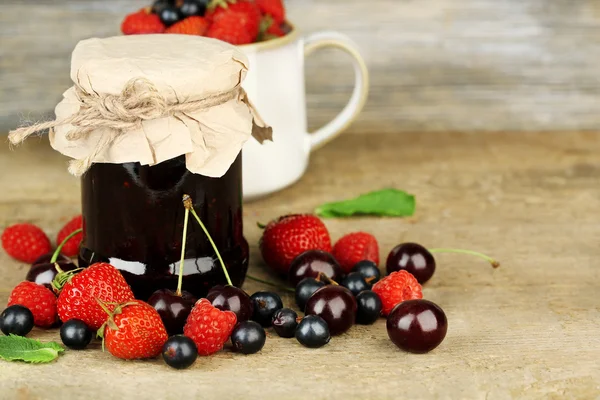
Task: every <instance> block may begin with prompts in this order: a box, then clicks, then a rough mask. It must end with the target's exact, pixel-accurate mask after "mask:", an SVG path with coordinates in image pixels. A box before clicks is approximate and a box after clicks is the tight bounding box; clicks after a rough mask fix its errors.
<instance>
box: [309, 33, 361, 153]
mask: <svg viewBox="0 0 600 400" xmlns="http://www.w3.org/2000/svg"><path fill="white" fill-rule="evenodd" d="M327 47H332V48H337V49H340V50H343V51H344V52H346V53H348V54H349V55H350V56H351V57H352V63H353V65H354V90H353V91H352V96H351V97H350V101H349V102H348V104H346V107H344V109H343V110H342V111H341V112H340V113H339V114H338V115H337V116H336V117H335V118H334V119H333V120H332V121H331V122H329V123H328V124H327V125H325V126H323V127H322V128H320V129H318V130H317V131H316V132H313V133H311V134H309V137H310V148H311V150H316V149H318V148H319V147H321V146H323V145H325V144H326V143H328V142H330V141H331V140H333V139H335V138H336V137H337V136H338V135H339V134H340V133H342V132H343V131H344V130H345V129H346V128H348V126H349V125H350V124H351V123H352V121H354V120H355V119H356V117H357V116H358V114H359V113H360V111H361V110H362V108H363V107H364V105H365V102H366V101H367V97H368V95H369V70H368V69H367V65H366V63H365V61H364V60H363V58H362V56H361V55H360V53H359V51H358V48H357V46H356V44H355V43H354V42H353V41H352V40H351V39H350V38H348V37H347V36H346V35H343V34H341V33H338V32H319V33H315V34H313V35H309V36H307V37H306V38H305V39H304V56H305V57H307V56H309V55H310V54H312V53H313V52H314V51H316V50H319V49H322V48H327Z"/></svg>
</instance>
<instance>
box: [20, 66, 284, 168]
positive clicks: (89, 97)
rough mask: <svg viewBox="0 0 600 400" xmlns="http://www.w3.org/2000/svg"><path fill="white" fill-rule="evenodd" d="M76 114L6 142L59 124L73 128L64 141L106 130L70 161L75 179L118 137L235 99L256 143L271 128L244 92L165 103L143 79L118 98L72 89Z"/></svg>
mask: <svg viewBox="0 0 600 400" xmlns="http://www.w3.org/2000/svg"><path fill="white" fill-rule="evenodd" d="M75 93H76V95H77V97H78V100H79V103H80V108H79V111H78V112H77V113H75V114H73V115H72V116H71V117H69V118H66V119H64V120H61V121H57V120H55V121H48V122H42V123H38V124H34V125H31V126H25V127H22V128H18V129H15V130H13V131H11V132H9V135H8V139H9V141H10V143H11V144H12V145H18V144H21V143H22V142H24V141H25V140H26V139H27V138H28V137H29V136H31V135H33V134H36V133H41V132H43V131H45V130H47V129H50V130H51V129H53V128H55V127H57V126H61V125H73V126H74V129H73V130H71V131H70V132H69V133H68V134H67V135H66V138H67V140H79V139H82V138H84V137H85V136H86V135H88V134H89V133H90V132H92V131H94V130H97V129H108V131H109V134H106V135H102V137H101V138H100V140H99V142H98V143H97V145H96V146H95V147H94V149H93V150H92V152H91V153H90V154H88V156H87V157H85V158H84V159H82V160H72V161H71V162H70V163H69V172H70V173H71V174H73V175H75V176H81V175H83V174H84V173H85V172H86V171H87V170H88V169H89V168H90V167H91V166H92V164H93V160H94V159H95V158H96V157H97V156H99V155H100V154H102V153H103V152H104V151H105V150H106V149H107V148H108V147H110V146H111V145H112V144H113V143H114V142H115V141H116V140H117V139H118V138H119V136H121V135H122V134H124V133H126V132H128V131H130V130H133V129H140V128H141V127H142V122H144V121H149V120H154V119H158V118H164V117H169V116H175V117H177V116H178V115H183V114H186V113H193V112H198V111H201V110H204V109H208V108H211V107H216V106H219V105H221V104H225V103H227V102H228V101H230V100H233V99H236V98H239V99H240V100H241V101H243V102H244V103H245V104H246V105H247V106H248V108H249V109H250V112H251V114H252V117H253V118H254V121H253V127H252V136H254V138H256V139H257V140H258V141H259V142H260V143H262V142H263V141H265V140H270V139H271V136H272V129H271V128H270V127H268V126H266V124H265V123H264V121H263V120H262V119H261V118H260V115H259V114H258V112H257V111H256V109H255V108H254V106H253V105H252V103H251V102H250V100H249V99H248V96H247V94H246V92H245V90H244V89H243V88H242V87H241V86H240V85H237V86H236V87H235V88H233V89H232V90H230V91H228V92H222V93H218V94H215V95H212V96H209V97H206V98H202V99H199V100H194V101H187V102H177V103H169V102H168V101H167V100H166V99H165V98H164V96H163V95H161V94H160V93H159V92H158V90H157V88H156V86H155V85H154V84H153V83H152V82H150V81H149V80H148V79H145V78H134V79H131V80H130V81H129V82H127V84H126V85H125V86H124V88H123V90H122V91H121V93H120V94H118V95H110V94H99V93H95V92H94V93H88V92H86V91H84V90H83V89H82V88H81V87H79V86H77V85H76V86H75Z"/></svg>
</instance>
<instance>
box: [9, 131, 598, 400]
mask: <svg viewBox="0 0 600 400" xmlns="http://www.w3.org/2000/svg"><path fill="white" fill-rule="evenodd" d="M357 149H360V151H358V150H357ZM599 151H600V133H568V132H564V133H498V134H495V135H480V134H458V133H453V134H438V133H423V134H416V133H413V134H410V133H408V134H404V135H397V134H372V135H371V136H368V137H367V136H366V135H348V136H344V137H342V138H340V139H339V141H338V142H337V143H336V145H329V146H326V147H324V148H323V149H322V150H321V151H319V152H317V153H316V154H315V156H314V158H313V160H312V162H311V165H310V168H309V170H308V172H307V174H306V176H305V177H304V178H303V179H302V180H301V182H299V183H298V184H297V185H295V186H293V187H291V188H289V189H287V190H285V191H283V192H280V193H278V194H275V195H273V196H271V197H269V198H266V199H263V200H260V201H256V202H253V203H250V204H247V205H246V208H245V224H246V226H245V235H246V237H247V239H248V241H249V243H250V245H251V266H250V271H251V273H252V274H254V275H257V276H260V277H263V278H268V279H270V280H276V278H275V277H274V276H273V275H272V274H271V273H269V271H268V270H267V269H266V267H265V266H264V265H263V263H262V261H261V259H260V255H259V251H258V248H257V242H258V239H259V237H260V230H259V229H258V228H257V227H256V224H255V223H256V222H257V221H268V220H269V219H271V218H274V217H276V216H278V215H281V214H284V213H289V212H310V211H311V210H313V209H314V207H315V206H317V205H318V204H320V203H322V202H325V201H331V200H338V199H344V198H348V197H352V196H355V195H357V194H359V193H362V192H365V191H368V190H372V189H379V188H382V187H386V186H395V187H399V188H403V189H405V190H408V191H409V192H411V193H414V194H416V196H417V204H418V208H417V214H416V215H415V217H414V218H411V219H394V218H357V219H350V220H326V224H327V226H328V228H329V230H330V232H331V234H332V237H333V239H337V238H339V237H340V236H341V235H343V234H344V233H347V232H350V231H357V230H364V231H368V232H372V233H373V234H375V235H376V236H377V238H378V239H379V241H380V245H381V249H382V257H383V258H385V256H386V254H387V252H388V251H389V250H390V249H391V248H392V247H393V246H394V245H396V244H397V243H400V242H403V241H416V242H419V243H423V244H424V245H426V246H431V247H433V246H436V247H438V246H440V247H451V246H456V247H463V248H470V249H476V250H481V251H484V252H487V253H490V254H491V255H493V256H494V257H497V258H498V259H499V260H500V261H501V262H502V267H500V268H499V269H497V270H493V269H491V268H490V267H489V266H488V265H487V264H486V263H484V262H482V261H480V260H477V259H471V258H465V257H462V256H458V255H439V256H437V261H438V269H437V272H436V275H435V276H434V277H433V279H432V280H431V281H430V282H429V283H428V284H427V285H425V288H424V294H425V297H426V298H428V299H431V300H432V301H435V302H437V303H438V304H440V306H441V307H442V308H443V309H444V310H445V311H446V313H447V315H448V320H449V332H448V336H447V338H446V340H445V341H444V343H443V344H442V345H441V346H440V347H439V348H438V349H436V350H435V351H433V352H432V353H430V354H427V355H410V354H406V353H403V352H400V351H398V350H397V349H396V348H395V347H394V346H393V345H392V344H391V342H390V341H389V339H388V338H387V334H386V331H385V324H384V322H383V321H380V322H378V323H377V324H376V325H374V326H370V327H354V328H353V329H352V330H351V331H350V332H349V333H348V334H345V335H343V336H341V337H336V338H333V339H332V341H331V343H330V344H329V345H327V346H326V347H324V348H322V349H319V350H309V349H305V348H302V347H301V346H300V345H299V344H298V343H296V341H295V340H293V339H291V340H284V339H280V338H277V337H275V335H274V334H273V333H272V332H270V333H269V337H268V341H267V345H266V347H265V348H264V350H263V351H262V353H261V354H259V355H254V356H239V355H235V354H233V353H231V352H230V351H229V350H225V351H223V352H221V353H219V354H218V355H216V356H214V357H210V358H201V359H199V361H198V362H197V363H196V364H195V365H194V367H193V368H192V369H190V370H187V371H183V372H175V371H171V370H169V369H168V368H167V367H166V366H165V365H164V364H163V363H162V361H160V360H154V361H148V362H124V361H119V360H117V359H115V358H113V357H112V356H111V355H110V354H108V353H102V352H101V351H100V345H99V344H98V343H95V344H94V345H93V346H92V347H91V348H90V349H88V350H86V351H84V352H67V354H66V355H65V356H64V357H62V358H61V359H60V360H58V361H57V362H56V363H54V364H51V365H41V366H30V365H24V364H18V363H6V362H0V389H1V390H0V398H7V399H9V398H10V399H12V398H19V397H18V396H20V398H23V399H38V398H44V399H64V398H85V397H89V396H90V393H100V392H101V393H103V398H106V399H122V398H140V399H144V398H148V399H150V398H161V399H181V398H196V397H201V398H203V399H222V398H241V397H244V398H248V399H255V398H256V399H258V398H261V399H280V398H282V397H285V398H317V399H363V398H376V399H397V398H400V397H401V398H404V397H406V398H460V399H481V398H489V399H508V398H534V399H535V398H539V399H563V398H581V399H591V398H597V397H598V396H600V372H599V371H600V361H599V360H600V337H599V336H598V332H599V330H600V298H599V297H598V290H599V289H600V283H599V282H600V270H599V269H598V268H597V261H596V260H597V259H598V256H599V251H598V243H599V242H600V166H599V165H598V159H597V154H598V152H599ZM0 170H2V171H4V173H3V174H0V187H2V188H3V190H2V191H0V229H1V228H3V227H4V226H6V225H7V224H9V223H12V222H15V221H26V220H27V221H33V222H36V223H39V224H40V225H42V226H44V227H45V228H47V230H48V232H49V233H51V234H52V236H54V234H55V233H56V231H57V230H58V229H59V228H60V226H61V225H62V223H64V221H66V220H67V219H68V218H69V217H71V216H72V215H73V214H75V213H76V212H77V210H78V207H79V187H78V182H77V180H76V179H75V178H72V177H71V176H69V175H68V173H67V172H66V159H65V158H64V157H62V156H61V155H58V154H57V153H55V152H54V151H52V150H51V149H50V148H49V147H48V145H47V143H46V141H45V140H38V141H36V140H33V141H31V142H28V143H27V144H26V145H24V146H23V147H21V148H19V149H18V150H17V151H14V152H9V150H8V149H7V148H6V147H0ZM26 267H27V266H26V265H23V264H20V263H17V262H14V261H12V260H10V259H9V258H8V257H7V256H6V254H4V253H3V252H0V274H1V275H2V276H3V281H2V284H1V285H0V304H1V303H2V302H4V301H6V298H7V296H8V293H9V290H10V288H11V287H12V286H14V285H15V284H16V283H18V282H19V281H20V280H21V279H23V276H24V275H25V271H26ZM244 288H245V289H246V290H248V291H249V292H253V291H255V290H258V289H260V288H263V287H262V286H261V285H259V284H256V283H248V284H247V285H245V286H244ZM284 302H285V303H286V305H292V303H293V299H292V298H291V297H290V296H289V295H286V296H285V297H284ZM34 337H37V338H41V339H43V340H57V339H58V336H57V333H56V331H50V332H43V331H38V330H36V331H35V333H34ZM34 374H35V375H34ZM133 382H135V383H133Z"/></svg>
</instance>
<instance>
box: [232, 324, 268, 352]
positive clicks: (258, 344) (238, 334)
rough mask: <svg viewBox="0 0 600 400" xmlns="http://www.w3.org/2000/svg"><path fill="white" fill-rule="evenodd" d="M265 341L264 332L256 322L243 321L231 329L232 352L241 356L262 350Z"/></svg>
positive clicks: (265, 335)
mask: <svg viewBox="0 0 600 400" xmlns="http://www.w3.org/2000/svg"><path fill="white" fill-rule="evenodd" d="M266 340H267V334H266V333H265V330H264V329H263V327H262V326H260V324H259V323H258V322H254V321H244V322H240V323H239V324H237V325H236V326H235V328H233V332H232V333H231V344H232V347H233V351H235V352H238V353H242V354H254V353H258V352H259V351H261V350H262V348H263V346H264V345H265V341H266Z"/></svg>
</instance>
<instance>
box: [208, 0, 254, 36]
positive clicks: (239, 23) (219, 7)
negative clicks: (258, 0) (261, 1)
mask: <svg viewBox="0 0 600 400" xmlns="http://www.w3.org/2000/svg"><path fill="white" fill-rule="evenodd" d="M205 17H206V18H207V19H208V20H209V21H210V22H211V26H210V28H208V30H207V31H206V36H208V37H211V38H214V39H219V40H222V41H224V42H228V43H231V44H235V45H242V44H249V43H253V42H254V41H255V40H256V38H257V37H258V33H259V31H260V18H261V16H260V10H259V9H258V7H257V6H256V4H255V3H254V2H253V1H246V0H228V1H226V0H214V1H213V2H212V3H211V5H210V6H209V11H208V12H207V13H206V15H205Z"/></svg>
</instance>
